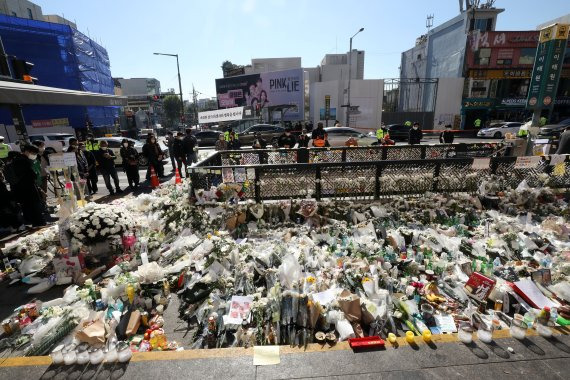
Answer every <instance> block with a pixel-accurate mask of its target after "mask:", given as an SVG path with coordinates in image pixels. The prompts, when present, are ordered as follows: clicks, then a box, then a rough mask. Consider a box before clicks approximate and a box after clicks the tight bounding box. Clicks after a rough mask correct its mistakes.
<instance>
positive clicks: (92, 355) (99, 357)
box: [89, 348, 105, 365]
mask: <svg viewBox="0 0 570 380" xmlns="http://www.w3.org/2000/svg"><path fill="white" fill-rule="evenodd" d="M103 359H105V354H104V353H103V350H102V349H100V348H92V349H91V350H89V362H90V363H91V364H93V365H97V364H100V363H101V362H102V361H103Z"/></svg>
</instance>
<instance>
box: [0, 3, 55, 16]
mask: <svg viewBox="0 0 570 380" xmlns="http://www.w3.org/2000/svg"><path fill="white" fill-rule="evenodd" d="M0 13H1V14H4V15H7V16H13V17H20V18H27V19H29V20H40V21H41V20H44V16H43V13H42V7H40V6H39V5H37V4H34V3H32V2H31V1H28V0H0Z"/></svg>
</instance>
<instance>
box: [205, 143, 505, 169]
mask: <svg viewBox="0 0 570 380" xmlns="http://www.w3.org/2000/svg"><path fill="white" fill-rule="evenodd" d="M509 146H510V145H509V144H505V143H474V144H433V145H392V146H367V147H364V146H358V147H328V148H296V149H279V148H276V149H242V150H229V151H228V150H225V151H219V152H217V153H216V154H215V155H213V156H211V157H209V158H208V159H207V160H204V161H203V162H202V163H200V164H199V165H198V166H199V167H204V166H231V165H260V164H293V163H317V162H329V163H332V162H364V161H379V160H383V161H386V160H390V161H400V160H424V159H441V158H466V157H490V156H493V155H504V153H505V149H506V148H508V147H509Z"/></svg>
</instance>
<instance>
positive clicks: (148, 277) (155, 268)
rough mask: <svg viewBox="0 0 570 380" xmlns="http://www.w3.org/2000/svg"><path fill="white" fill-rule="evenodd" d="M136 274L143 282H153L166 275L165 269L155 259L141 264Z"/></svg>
mask: <svg viewBox="0 0 570 380" xmlns="http://www.w3.org/2000/svg"><path fill="white" fill-rule="evenodd" d="M135 275H136V276H137V277H138V278H139V281H140V282H141V283H142V284H151V283H153V282H156V281H160V280H162V279H164V276H165V275H166V274H165V272H164V269H163V268H162V267H160V266H159V265H158V264H157V263H156V262H155V261H153V262H150V263H148V264H144V265H141V266H139V269H138V270H137V271H136V273H135Z"/></svg>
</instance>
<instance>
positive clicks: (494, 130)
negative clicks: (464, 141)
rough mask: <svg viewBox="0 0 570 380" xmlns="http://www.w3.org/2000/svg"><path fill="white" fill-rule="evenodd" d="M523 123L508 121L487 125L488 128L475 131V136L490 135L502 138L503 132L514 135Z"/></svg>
mask: <svg viewBox="0 0 570 380" xmlns="http://www.w3.org/2000/svg"><path fill="white" fill-rule="evenodd" d="M522 125H523V123H519V122H515V121H509V122H502V123H496V124H492V125H491V126H489V128H483V129H481V130H480V131H479V132H478V133H477V137H492V138H495V139H502V138H503V137H505V134H507V133H512V134H513V135H516V134H517V133H518V131H519V129H520V127H521V126H522Z"/></svg>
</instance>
